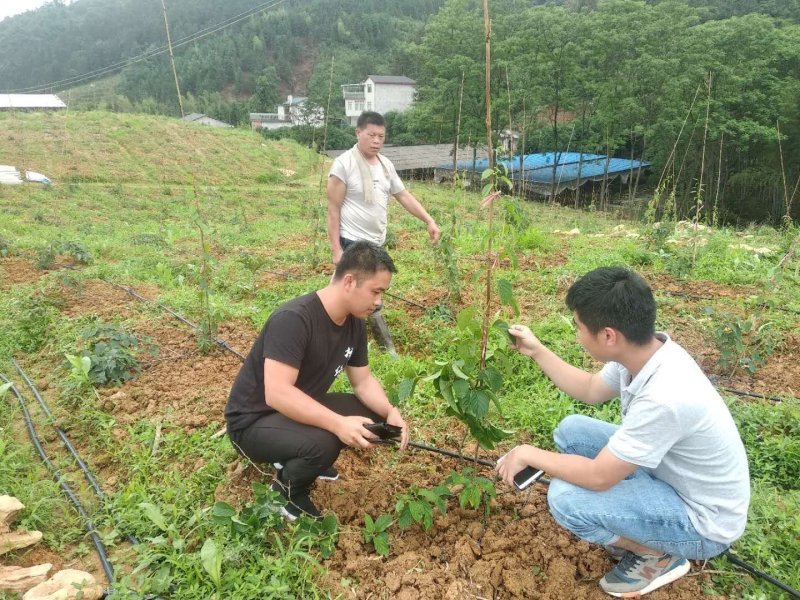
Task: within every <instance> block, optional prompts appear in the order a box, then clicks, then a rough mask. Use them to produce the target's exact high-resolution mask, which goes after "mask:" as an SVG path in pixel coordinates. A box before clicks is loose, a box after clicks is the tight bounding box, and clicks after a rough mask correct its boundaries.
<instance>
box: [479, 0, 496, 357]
mask: <svg viewBox="0 0 800 600" xmlns="http://www.w3.org/2000/svg"><path fill="white" fill-rule="evenodd" d="M483 31H484V35H485V43H486V69H485V70H486V82H485V98H486V141H487V143H488V145H489V147H488V151H489V168H490V169H492V171H494V168H495V157H494V144H493V142H492V24H491V21H490V20H489V0H483ZM489 183H490V185H491V190H494V189H495V187H496V186H497V180H496V177H495V173H494V172H492V175H491V177H490V179H489ZM493 219H494V201H489V240H488V243H487V251H486V307H485V311H484V314H483V327H482V331H481V370H483V369H485V368H486V350H487V345H488V341H489V312H490V310H491V303H492V225H493Z"/></svg>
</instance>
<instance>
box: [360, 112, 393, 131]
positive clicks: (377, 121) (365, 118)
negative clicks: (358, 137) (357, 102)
mask: <svg viewBox="0 0 800 600" xmlns="http://www.w3.org/2000/svg"><path fill="white" fill-rule="evenodd" d="M367 125H377V126H378V127H386V119H384V118H383V115H382V114H381V113H377V112H375V111H374V110H365V111H364V112H362V113H361V114H360V115H358V121H356V127H358V128H359V129H364V128H366V126H367Z"/></svg>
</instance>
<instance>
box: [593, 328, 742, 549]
mask: <svg viewBox="0 0 800 600" xmlns="http://www.w3.org/2000/svg"><path fill="white" fill-rule="evenodd" d="M656 336H657V337H658V339H660V340H661V341H663V342H664V345H663V346H662V347H661V348H659V349H658V351H657V352H656V353H655V354H654V355H653V356H652V357H651V358H650V360H649V361H647V363H646V364H645V365H644V367H642V369H641V371H639V373H638V374H637V375H636V377H635V378H633V380H631V376H630V373H629V372H628V370H627V369H626V368H625V367H623V366H622V365H621V364H619V363H615V362H610V363H607V364H606V365H605V366H604V367H603V369H602V371H600V375H601V377H602V378H603V381H604V382H605V383H606V384H607V385H608V386H609V387H611V388H612V389H613V390H615V391H617V392H619V395H620V401H621V408H622V424H621V425H620V428H619V429H618V430H617V431H616V432H615V433H614V435H612V436H611V439H610V440H609V442H608V446H607V448H608V449H609V451H610V452H611V453H612V454H613V455H614V456H616V457H617V458H619V459H621V460H624V461H626V462H629V463H632V464H635V465H639V466H640V467H643V468H645V469H647V470H648V471H649V472H650V473H651V474H652V475H653V476H654V477H656V478H658V479H660V480H661V481H664V482H666V483H668V484H669V485H670V486H672V487H673V488H674V489H675V491H676V492H677V493H678V495H679V496H680V497H681V498H682V499H683V501H684V502H685V504H686V507H687V513H688V515H689V519H690V520H691V521H692V524H693V525H694V526H695V528H696V529H697V531H698V532H699V533H700V534H702V535H703V536H705V537H707V538H708V539H711V540H714V541H716V542H720V543H725V544H730V543H732V542H733V541H735V540H736V539H738V538H739V537H740V536H741V535H742V533H743V532H744V528H745V524H746V522H747V509H748V506H749V504H750V473H749V470H748V465H747V455H746V454H745V450H744V444H742V440H741V437H740V436H739V431H738V430H737V428H736V424H735V423H734V421H733V418H732V417H731V414H730V411H729V410H728V407H727V406H726V405H725V403H724V402H723V400H722V398H721V397H720V395H719V394H718V393H717V391H716V389H714V386H713V385H712V384H711V382H710V381H709V380H708V378H707V377H706V376H705V374H704V373H703V372H702V370H701V369H700V367H699V366H698V365H697V363H696V362H695V361H694V359H693V358H692V357H691V356H689V354H688V353H687V352H686V351H685V350H684V349H683V348H682V347H681V346H680V345H678V344H677V343H675V342H673V341H672V340H670V338H669V336H667V335H666V334H665V333H661V332H659V333H657V334H656Z"/></svg>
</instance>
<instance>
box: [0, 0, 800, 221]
mask: <svg viewBox="0 0 800 600" xmlns="http://www.w3.org/2000/svg"><path fill="white" fill-rule="evenodd" d="M489 5H490V10H491V16H492V45H493V56H492V58H493V80H492V106H493V112H494V114H493V115H492V122H493V124H494V126H495V127H496V129H497V131H496V132H495V134H497V133H499V131H500V130H502V129H506V128H510V129H513V130H514V131H517V132H519V133H520V137H521V141H522V143H523V146H524V149H525V151H526V152H534V151H553V150H559V151H567V150H569V151H585V152H592V153H599V154H608V155H611V156H620V157H625V158H635V159H643V160H646V161H649V162H651V163H652V164H653V171H654V178H653V179H654V181H653V182H652V184H653V185H655V186H656V187H657V188H658V189H657V190H656V191H657V193H658V194H659V195H658V197H657V198H656V202H654V206H653V210H654V211H656V212H657V214H658V215H664V216H666V217H671V216H680V217H685V216H687V215H690V214H698V213H702V214H703V218H707V219H708V220H709V221H713V220H718V219H723V220H728V221H731V220H738V219H741V220H757V221H770V222H774V223H775V222H778V221H780V219H781V218H785V217H787V216H789V217H794V218H797V216H798V206H800V199H798V189H797V185H796V183H797V181H798V165H800V103H798V102H797V98H798V97H800V0H648V1H645V0H564V1H563V2H549V3H545V2H540V1H532V0H491V1H490V3H489ZM166 6H167V13H168V17H169V22H170V30H171V34H172V40H173V43H174V44H175V55H176V68H177V72H178V77H179V80H180V83H181V90H182V94H183V101H184V107H185V109H186V111H187V112H189V111H197V112H204V113H207V114H210V115H212V116H214V117H216V118H220V119H223V120H227V121H230V122H234V123H244V122H246V120H247V113H248V112H249V111H255V112H272V111H273V110H274V107H275V105H276V103H277V102H279V101H280V99H282V98H283V97H285V95H286V94H289V93H291V94H294V95H304V96H308V97H309V105H310V106H312V107H313V106H323V107H324V106H326V105H327V100H328V95H329V89H332V94H333V98H332V101H331V114H330V115H329V117H330V118H329V123H330V124H331V125H332V126H331V127H330V131H329V136H328V141H329V144H328V145H329V147H336V146H340V147H344V146H346V145H348V144H350V143H352V134H351V133H350V132H349V131H348V128H346V127H341V128H340V127H336V126H335V125H336V124H337V123H338V120H339V117H341V116H342V113H343V103H342V102H341V99H340V98H341V96H340V92H339V89H340V88H339V86H340V85H341V84H344V83H354V82H358V81H363V79H364V78H365V77H366V76H367V75H369V74H375V73H378V74H381V73H383V74H394V75H407V76H409V77H412V78H414V79H416V80H417V81H418V100H417V102H416V103H415V105H414V107H413V108H412V109H411V110H409V111H407V112H406V113H403V114H397V115H391V114H390V115H388V126H389V137H390V139H391V140H393V141H394V142H396V143H422V142H450V141H452V140H453V139H454V138H455V136H456V133H457V132H460V140H461V141H462V143H469V144H473V145H474V144H476V143H481V142H483V140H485V139H486V135H485V130H484V127H485V126H484V112H485V108H484V102H485V100H484V89H483V85H484V73H483V71H484V33H483V16H482V2H481V1H479V0H397V1H395V2H381V1H379V0H271V1H270V2H266V3H261V2H259V1H257V0H227V1H223V0H166ZM131 59H134V60H131ZM99 76H106V77H105V79H96V78H97V77H99ZM0 81H2V86H3V88H4V89H3V90H0V91H16V90H20V91H34V90H35V91H60V90H62V89H67V88H70V89H71V91H70V92H69V94H70V97H71V102H70V105H71V107H73V108H81V107H83V108H104V109H110V110H118V111H132V112H147V113H160V114H168V115H176V114H178V103H177V98H176V92H175V82H174V79H173V75H172V70H171V67H170V64H169V59H168V55H167V53H166V52H165V31H164V18H163V14H162V8H161V1H160V0H76V1H75V2H74V3H72V4H70V5H68V6H66V5H64V4H63V3H61V2H59V1H58V0H54V1H53V2H51V3H50V4H48V5H46V6H45V7H43V8H41V9H39V10H37V11H33V12H29V13H25V14H22V15H19V16H17V17H13V18H10V19H6V20H4V21H3V22H0ZM462 81H463V84H462ZM459 115H460V119H459ZM269 135H287V133H286V132H279V133H277V134H276V133H270V134H269ZM290 135H292V136H294V137H295V138H296V139H300V140H302V141H305V142H311V141H312V140H319V133H318V132H315V131H313V130H312V129H310V128H309V130H295V131H293V132H292V133H291V134H290ZM495 139H497V138H496V135H495ZM633 193H634V192H633V190H632V191H631V194H632V195H633ZM586 201H590V199H583V200H582V199H580V198H576V203H581V202H586Z"/></svg>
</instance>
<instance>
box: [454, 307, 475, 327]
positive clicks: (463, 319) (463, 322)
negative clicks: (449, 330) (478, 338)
mask: <svg viewBox="0 0 800 600" xmlns="http://www.w3.org/2000/svg"><path fill="white" fill-rule="evenodd" d="M456 327H458V328H459V329H462V330H465V331H470V330H473V329H474V328H475V307H474V306H470V307H469V308H465V309H464V310H462V311H461V312H459V313H458V317H456ZM478 328H479V329H480V324H478Z"/></svg>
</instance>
